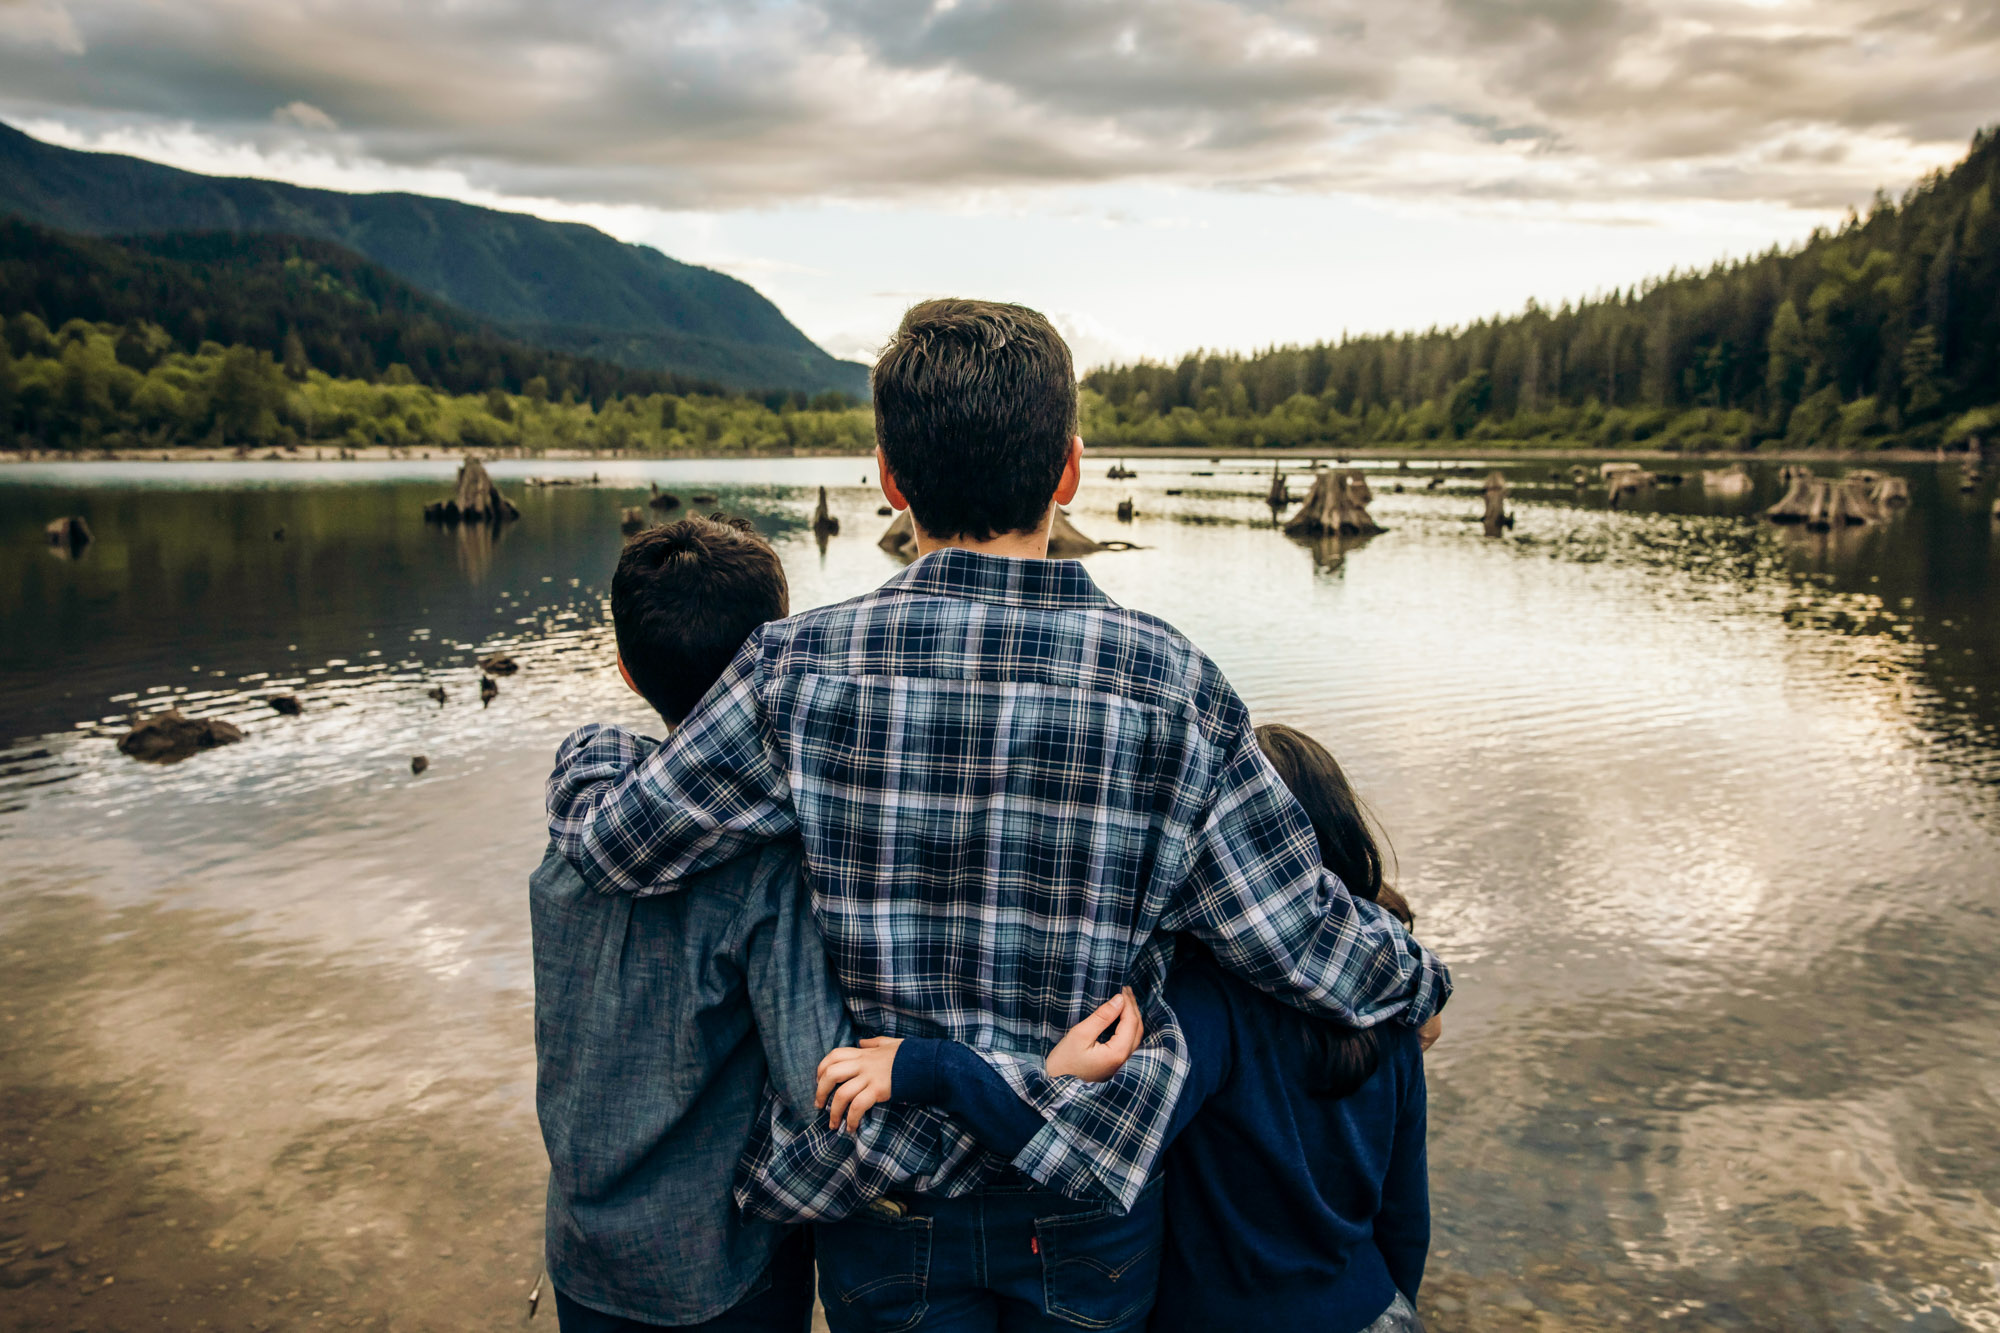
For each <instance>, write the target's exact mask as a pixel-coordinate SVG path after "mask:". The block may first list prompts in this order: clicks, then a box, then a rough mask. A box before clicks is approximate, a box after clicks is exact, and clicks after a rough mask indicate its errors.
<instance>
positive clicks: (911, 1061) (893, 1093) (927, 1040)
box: [889, 1037, 945, 1106]
mask: <svg viewBox="0 0 2000 1333" xmlns="http://www.w3.org/2000/svg"><path fill="white" fill-rule="evenodd" d="M944 1045H945V1042H944V1040H943V1039H942V1038H938V1037H905V1038H904V1039H903V1043H902V1045H900V1046H898V1047H897V1048H896V1062H895V1064H893V1065H892V1066H890V1069H889V1100H890V1101H892V1102H904V1103H907V1104H911V1105H918V1106H928V1105H931V1104H933V1103H935V1102H937V1101H938V1100H939V1098H940V1096H941V1094H942V1093H943V1087H942V1085H941V1083H940V1079H939V1073H938V1052H939V1051H940V1050H941V1049H942V1048H943V1047H944Z"/></svg>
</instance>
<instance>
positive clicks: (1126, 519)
mask: <svg viewBox="0 0 2000 1333" xmlns="http://www.w3.org/2000/svg"><path fill="white" fill-rule="evenodd" d="M1132 513H1133V510H1132V497H1131V496H1129V495H1128V496H1126V497H1125V498H1124V499H1123V500H1120V501H1119V502H1118V521H1119V522H1120V523H1130V522H1131V521H1132Z"/></svg>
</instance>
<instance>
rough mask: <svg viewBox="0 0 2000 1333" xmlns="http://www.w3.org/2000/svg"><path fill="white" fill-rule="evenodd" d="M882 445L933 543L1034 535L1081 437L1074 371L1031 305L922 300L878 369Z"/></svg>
mask: <svg viewBox="0 0 2000 1333" xmlns="http://www.w3.org/2000/svg"><path fill="white" fill-rule="evenodd" d="M872 384H873V387H874V392H875V439H876V441H877V443H879V444H880V445H881V446H882V456H883V457H884V458H885V459H887V460H888V464H889V473H890V475H891V476H893V477H894V478H895V479H896V485H897V487H898V488H899V489H900V490H901V491H902V492H903V497H904V498H905V499H907V500H908V501H909V502H910V512H911V513H912V514H913V515H915V517H916V520H917V523H918V525H919V526H921V527H922V528H923V530H924V531H925V532H928V533H930V534H931V535H932V536H934V537H968V538H971V539H972V540H974V541H985V540H987V539H988V538H991V537H994V536H997V535H999V534H1001V533H1006V532H1026V531H1028V530H1030V529H1032V528H1034V527H1035V526H1037V525H1038V524H1039V523H1040V522H1041V521H1042V518H1043V516H1044V515H1046V514H1047V513H1048V510H1049V505H1050V503H1051V502H1052V501H1053V500H1054V498H1055V493H1056V484H1057V483H1058V482H1059V481H1060V480H1061V479H1062V470H1063V464H1064V463H1065V462H1067V461H1068V459H1069V442H1070V440H1071V439H1072V438H1074V437H1075V435H1076V371H1075V368H1074V367H1073V366H1072V365H1071V364H1070V357H1069V345H1068V344H1067V343H1065V342H1064V341H1063V340H1062V335H1061V334H1059V333H1057V332H1056V330H1055V326H1054V325H1052V324H1050V323H1049V321H1048V320H1047V319H1046V318H1045V317H1043V316H1042V315H1040V314H1038V313H1037V312H1035V311H1033V310H1029V309H1028V308H1026V307H1025V306H1018V305H1002V304H1000V303H998V302H995V301H925V302H923V303H922V304H920V305H914V306H911V307H910V309H909V311H908V313H906V314H905V315H904V316H903V324H902V327H901V328H899V329H897V330H896V336H895V337H894V338H893V339H891V340H890V343H889V345H888V347H887V348H885V349H884V350H883V352H882V355H881V357H880V358H879V359H878V360H877V361H876V362H875V372H874V376H873V379H872Z"/></svg>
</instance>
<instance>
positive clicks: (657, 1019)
mask: <svg viewBox="0 0 2000 1333" xmlns="http://www.w3.org/2000/svg"><path fill="white" fill-rule="evenodd" d="M633 739H634V741H635V743H636V744H637V746H638V748H639V750H640V752H644V750H645V749H646V748H649V747H650V745H651V744H652V743H651V742H648V741H645V740H643V738H637V737H635V738H633ZM799 869H800V867H799V853H798V844H797V843H796V842H795V841H792V840H790V839H787V840H785V841H783V842H779V843H774V844H771V845H769V846H767V847H765V848H763V849H761V850H752V851H751V852H750V853H749V854H748V855H745V856H742V857H740V858H738V859H736V860H734V861H730V862H729V863H727V864H726V865H722V866H719V867H717V868H716V869H713V870H709V871H705V872H703V873H701V874H699V875H695V876H693V877H692V878H690V879H689V880H688V881H687V882H686V885H685V886H684V887H683V889H682V890H681V892H679V893H674V894H670V895H667V896H665V897H654V898H631V897H607V896H605V895H604V894H601V893H595V892H593V891H592V890H591V889H590V888H589V887H588V886H587V885H586V884H585V883H584V882H583V879H582V877H581V876H579V875H578V874H577V873H576V871H575V869H574V868H572V867H571V866H570V864H569V862H567V861H565V860H564V859H563V858H562V856H561V854H560V853H559V852H557V851H555V850H554V849H553V848H551V849H550V851H549V852H548V854H547V855H546V856H545V857H544V858H543V859H542V864H541V866H540V867H539V868H538V869H537V870H536V871H535V873H534V875H533V876H532V877H531V878H530V879H529V881H528V903H529V915H530V918H531V921H532V926H533V931H534V943H535V1056H536V1080H535V1097H536V1103H537V1106H538V1108H539V1110H540V1112H541V1120H542V1139H543V1142H544V1143H545V1144H546V1145H547V1146H548V1150H549V1168H550V1169H549V1196H548V1217H547V1233H546V1234H547V1240H546V1249H547V1253H548V1266H549V1276H550V1278H551V1279H552V1280H553V1281H554V1283H555V1285H556V1288H557V1290H559V1291H561V1292H562V1293H563V1295H565V1296H567V1297H569V1298H570V1299H572V1300H575V1301H578V1302H581V1303H582V1304H584V1305H587V1306H590V1307H591V1308H592V1309H596V1310H601V1311H603V1312H605V1313H606V1314H613V1315H620V1316H623V1317H625V1318H627V1319H635V1320H638V1321H639V1322H641V1323H646V1324H668V1325H672V1324H695V1323H700V1322H702V1321H704V1320H707V1319H712V1318H714V1317H715V1316H716V1315H718V1314H721V1313H722V1312H723V1311H724V1310H727V1309H728V1308H729V1307H730V1306H732V1305H734V1304H736V1303H737V1302H738V1301H739V1300H741V1299H743V1298H744V1297H745V1296H747V1295H749V1294H750V1293H751V1292H752V1291H753V1290H754V1289H755V1287H756V1284H757V1282H758V1280H759V1279H760V1278H761V1276H762V1275H763V1273H764V1270H765V1268H766V1267H767V1266H768V1265H769V1263H770V1260H771V1254H772V1250H773V1249H774V1247H775V1246H776V1245H777V1243H778V1240H779V1239H780V1238H781V1237H782V1236H783V1235H784V1232H785V1228H783V1227H779V1226H774V1225H772V1224H771V1223H768V1222H758V1221H746V1220H744V1219H743V1218H742V1217H741V1216H740V1215H739V1214H738V1212H737V1209H736V1205H735V1201H734V1200H733V1199H732V1198H731V1197H730V1187H731V1183H732V1178H733V1177H734V1175H735V1173H736V1169H737V1163H738V1160H739V1159H740V1158H741V1156H742V1154H743V1151H744V1149H745V1147H746V1146H747V1145H748V1144H749V1142H750V1139H751V1135H752V1132H753V1129H754V1127H755V1124H756V1121H757V1118H758V1115H759V1113H760V1108H761V1107H762V1106H763V1105H764V1102H765V1099H766V1098H767V1097H769V1098H770V1099H771V1100H772V1101H773V1103H774V1104H782V1103H783V1101H784V1100H789V1102H790V1104H791V1105H792V1106H794V1107H797V1108H800V1110H801V1112H802V1113H806V1114H809V1113H810V1112H811V1109H812V1098H813V1077H814V1072H815V1069H816V1067H817V1065H818V1064H819V1060H820V1057H821V1056H823V1055H825V1054H826V1053H827V1052H828V1051H830V1050H832V1049H833V1048H834V1047H835V1046H839V1045H843V1044H846V1043H847V1042H848V1041H849V1040H850V1039H851V1037H852V1033H851V1031H850V1030H849V1029H848V1028H847V1026H846V1024H845V1022H844V1017H845V1016H844V1015H843V1013H842V1011H841V1005H840V994H839V992H838V991H836V990H835V989H834V986H833V981H832V979H831V977H830V976H829V975H828V973H827V967H826V955H825V951H824V950H823V949H822V948H821V947H820V942H819V934H818V932H816V931H815V930H814V929H813V927H812V922H811V920H810V918H809V911H810V908H809V905H808V902H807V897H806V888H805V884H804V881H803V880H802V878H801V876H800V873H799ZM767 1069H768V1071H769V1077H770V1081H771V1084H772V1090H771V1091H769V1092H767V1091H766V1086H765V1078H766V1071H767Z"/></svg>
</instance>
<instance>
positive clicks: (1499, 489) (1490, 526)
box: [1481, 472, 1514, 537]
mask: <svg viewBox="0 0 2000 1333" xmlns="http://www.w3.org/2000/svg"><path fill="white" fill-rule="evenodd" d="M1483 493H1484V495H1485V496H1486V514H1485V517H1484V518H1483V519H1481V522H1482V523H1483V524H1484V525H1485V528H1486V535H1487V536H1489V537H1498V536H1499V535H1500V534H1501V533H1502V532H1504V531H1506V530H1507V529H1508V528H1511V527H1513V526H1514V517H1513V515H1511V514H1509V513H1508V512H1507V479H1506V478H1505V477H1503V476H1501V475H1500V474H1499V473H1498V472H1495V473H1492V474H1491V475H1489V476H1488V477H1487V478H1486V486H1485V489H1484V492H1483Z"/></svg>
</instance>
